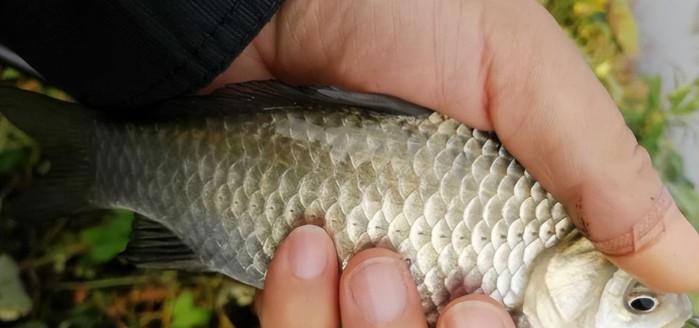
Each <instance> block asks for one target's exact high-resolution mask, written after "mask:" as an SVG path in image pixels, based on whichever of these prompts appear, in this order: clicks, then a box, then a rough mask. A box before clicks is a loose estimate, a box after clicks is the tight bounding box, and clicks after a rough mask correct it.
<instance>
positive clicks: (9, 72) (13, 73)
mask: <svg viewBox="0 0 699 328" xmlns="http://www.w3.org/2000/svg"><path fill="white" fill-rule="evenodd" d="M21 76H22V74H21V73H20V72H19V71H18V70H16V69H14V68H11V67H5V68H4V69H3V70H2V72H0V79H1V80H16V79H18V78H20V77H21Z"/></svg>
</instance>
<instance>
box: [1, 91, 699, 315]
mask: <svg viewBox="0 0 699 328" xmlns="http://www.w3.org/2000/svg"><path fill="white" fill-rule="evenodd" d="M0 109H2V107H1V106H0ZM154 113H157V114H149V116H148V117H139V118H137V119H112V118H110V117H107V116H102V115H98V114H91V115H90V116H85V117H82V118H79V119H73V121H71V122H66V123H65V125H66V127H65V128H67V129H71V128H73V129H74V128H75V127H76V126H77V125H79V126H80V127H81V130H80V131H75V133H76V136H77V137H76V136H73V138H80V142H79V144H80V145H81V148H80V149H78V150H77V151H76V152H77V153H78V154H84V156H82V157H80V158H79V160H80V163H81V164H82V166H81V167H83V168H87V169H88V172H82V173H81V175H82V176H84V178H83V179H82V180H80V181H82V182H81V183H78V185H80V186H81V187H80V188H82V189H84V190H83V192H81V193H80V194H84V195H86V197H84V198H83V199H82V202H81V203H82V204H83V206H85V205H87V206H89V207H93V208H125V209H130V210H133V211H135V212H136V213H138V214H139V216H140V217H142V218H140V219H139V220H137V223H136V224H135V226H134V237H133V238H132V241H131V245H130V246H129V250H128V252H127V254H129V256H130V257H131V258H132V259H133V260H134V261H136V262H140V263H142V264H144V265H149V264H150V265H151V266H156V267H190V268H191V267H192V266H193V265H194V266H196V267H198V268H201V269H206V270H211V271H217V272H221V273H223V274H225V275H227V276H230V277H232V278H234V279H237V280H240V281H242V282H244V283H247V284H250V285H253V286H256V287H262V283H263V280H264V276H265V273H266V270H267V265H268V263H269V261H270V259H271V258H272V256H273V254H274V252H275V250H276V248H277V246H278V245H279V244H280V243H281V241H282V240H283V239H284V237H286V235H287V234H288V233H289V232H290V231H291V230H292V229H293V228H294V227H297V226H300V225H302V224H307V223H312V224H317V225H320V226H322V227H323V228H324V229H325V230H326V231H327V232H328V233H329V234H330V236H331V237H332V238H333V240H334V242H335V245H336V248H337V250H338V256H339V259H340V260H341V261H342V263H346V261H347V260H348V259H349V257H350V256H351V255H353V254H355V253H357V252H358V251H360V250H362V249H365V248H368V247H373V246H380V247H387V248H390V249H393V250H396V251H398V252H399V253H400V254H401V255H402V256H404V257H405V258H406V259H407V260H408V263H409V266H410V271H411V272H412V274H413V277H414V279H415V281H416V283H417V285H418V290H419V292H420V295H421V297H422V303H423V307H424V309H425V311H426V313H427V314H428V318H429V320H430V321H431V322H434V321H435V319H436V316H437V314H438V312H439V310H440V309H441V308H442V307H443V306H444V305H446V303H447V302H448V301H449V300H450V299H453V298H454V297H457V296H460V295H463V294H467V293H484V294H487V295H490V296H491V297H493V298H495V299H496V300H498V301H500V302H502V303H503V304H504V305H505V306H506V307H507V308H508V309H510V310H511V311H512V312H513V313H514V314H515V315H518V316H520V320H521V325H522V326H525V325H532V326H542V327H543V326H547V322H557V323H559V324H566V325H569V326H573V325H575V324H578V325H579V326H600V327H602V326H604V327H614V326H617V324H618V325H619V326H629V325H628V324H631V323H635V322H636V321H635V320H638V318H636V317H633V316H640V319H641V320H640V321H638V322H642V321H646V322H647V321H648V317H649V315H648V314H641V313H633V309H629V308H628V304H626V303H628V302H627V301H628V300H627V298H628V295H627V294H628V292H629V291H632V290H635V289H638V288H641V287H642V286H638V284H637V283H635V282H634V281H633V279H632V278H631V277H628V275H625V274H623V272H622V273H618V274H617V271H618V269H616V268H615V267H614V266H612V265H611V264H610V263H609V262H606V260H604V258H603V256H602V255H601V254H599V253H598V252H596V251H595V250H594V249H593V248H592V246H591V245H589V243H587V242H586V241H585V240H583V239H581V237H579V236H578V235H577V233H576V231H575V228H574V226H573V224H572V222H571V220H570V219H569V217H568V215H567V213H566V211H565V209H564V207H563V205H562V204H561V203H560V202H558V201H557V200H556V199H555V198H554V197H553V196H552V195H551V194H550V193H548V192H547V191H546V190H544V188H542V186H541V185H540V184H539V183H538V182H536V181H535V179H534V178H533V177H532V176H531V175H529V174H528V173H527V171H526V170H525V169H523V168H522V166H520V164H519V163H518V162H517V161H516V160H515V159H514V158H513V157H512V156H510V154H509V153H508V152H507V151H506V150H505V148H504V147H502V146H501V145H500V143H499V142H498V140H497V138H496V137H495V136H494V135H493V134H490V133H486V132H482V131H478V130H473V129H470V128H468V127H466V126H464V125H462V124H460V123H458V122H456V121H455V120H453V119H450V118H448V117H445V116H443V115H440V114H437V113H428V112H425V111H424V110H422V109H420V108H417V107H415V106H412V105H409V104H406V103H403V102H401V101H398V100H395V99H392V98H384V97H380V96H375V95H362V94H352V93H346V92H342V91H338V90H336V89H313V90H311V89H307V90H305V91H301V90H299V89H293V88H290V87H287V86H283V85H280V84H276V83H257V84H255V83H253V84H247V85H242V86H240V85H239V86H232V87H229V88H228V89H227V90H224V91H221V92H219V94H218V95H217V96H213V97H190V98H184V99H181V100H177V101H173V102H170V103H168V104H166V105H163V107H162V108H161V109H159V110H156V111H155V112H154ZM8 114H9V115H8V117H9V118H10V120H11V121H13V122H14V120H13V116H16V119H17V121H23V119H22V118H21V117H18V115H17V114H13V113H11V112H9V111H8ZM20 116H21V115H20ZM18 125H19V126H20V127H23V125H27V124H23V123H22V122H19V124H18ZM29 125H30V124H29ZM30 130H31V128H30ZM29 132H30V134H31V131H29ZM38 139H39V142H40V143H41V142H42V140H41V137H38ZM47 143H50V142H48V140H47ZM46 151H47V152H49V153H47V157H48V158H49V159H51V154H50V152H51V147H48V148H46ZM55 162H56V163H58V167H59V168H60V167H62V165H64V162H65V166H66V167H72V165H71V164H70V160H69V159H56V160H55ZM86 173H87V174H86ZM47 178H48V179H47V181H50V180H51V179H50V178H51V173H49V175H48V176H47ZM37 190H39V192H42V191H41V185H40V186H38V187H37ZM44 192H45V191H44ZM42 193H43V192H42ZM76 193H77V192H76ZM32 197H34V195H32V194H31V193H29V194H28V195H26V196H25V199H27V202H28V200H31V199H32ZM19 203H20V204H21V203H22V199H20V200H19ZM64 210H66V211H68V209H64ZM31 212H32V210H29V211H28V213H27V215H30V214H31V215H35V216H41V215H43V214H42V213H37V212H36V210H34V213H33V214H32V213H31ZM144 218H147V219H144ZM156 231H157V233H156ZM154 236H155V237H154ZM154 240H155V241H161V242H162V241H167V243H165V242H163V243H162V244H158V243H157V242H155V243H154ZM173 240H176V241H178V242H177V243H176V244H178V245H177V246H173V243H172V241H173ZM179 244H181V245H179ZM178 247H179V248H178ZM178 249H179V250H181V251H177V252H173V250H178ZM581 254H583V255H581ZM580 261H587V262H580ZM576 263H577V264H581V263H586V264H587V265H589V268H588V269H585V268H575V269H573V270H577V271H576V272H577V273H578V277H585V278H586V279H587V280H586V282H587V283H585V281H583V284H582V285H581V287H580V289H581V290H577V291H576V290H574V289H572V290H571V289H570V288H568V289H567V290H563V289H565V288H563V287H564V286H566V285H567V284H570V283H575V282H577V281H576V280H575V279H579V278H576V277H572V276H571V277H564V275H565V276H568V275H570V274H571V273H572V272H573V271H571V268H569V267H568V266H570V265H573V264H576ZM590 263H592V264H590ZM590 270H594V271H595V272H589V271H590ZM533 272H534V273H533ZM619 272H620V271H619ZM609 284H612V285H614V286H621V285H623V286H624V288H626V290H623V291H622V292H621V293H620V294H619V291H618V289H619V287H617V288H616V290H615V292H617V294H619V295H616V294H614V295H615V296H610V295H612V294H613V293H612V292H611V291H609V290H607V287H608V286H609ZM532 286H537V287H536V288H535V290H534V287H532ZM609 288H611V287H609ZM565 293H568V294H571V295H572V294H579V295H584V296H583V299H580V300H579V301H580V304H579V308H576V305H578V304H572V305H573V307H572V308H571V303H570V301H568V299H570V298H571V295H568V294H565ZM648 293H649V294H648V295H650V291H649V292H648ZM634 295H635V294H634ZM605 297H606V298H607V299H606V300H605ZM653 297H655V299H656V301H658V302H659V301H660V300H662V301H663V302H664V303H668V304H660V305H661V306H664V307H665V308H667V307H675V309H674V310H673V309H665V308H661V311H665V312H661V314H657V315H655V317H659V318H660V319H658V320H656V321H654V322H655V323H654V324H655V325H651V326H648V325H641V324H639V325H637V326H639V327H646V326H648V327H662V326H673V325H677V324H678V323H679V325H681V322H683V321H684V319H686V316H688V313H689V312H688V311H689V310H687V308H688V301H687V300H686V298H684V297H683V296H679V295H671V294H668V295H664V294H662V295H661V294H657V293H653ZM578 298H579V297H578ZM610 298H618V302H617V303H618V304H621V305H624V304H626V305H625V307H613V306H612V307H608V309H607V310H609V309H612V308H613V309H614V311H626V312H627V313H623V316H622V317H623V318H617V316H615V314H614V313H610V314H608V315H604V314H599V312H600V311H601V310H600V309H602V306H601V305H599V304H603V303H604V302H605V301H608V302H612V303H614V300H609V299H610ZM544 299H545V300H546V302H548V303H546V302H544V301H543V300H544ZM564 299H565V301H564ZM590 300H596V302H598V303H599V304H598V305H594V304H593V305H591V304H590V302H589V301H590ZM561 302H562V303H561ZM539 303H541V304H544V303H546V304H549V303H550V304H551V305H550V306H549V307H548V308H546V306H544V305H538V304H539ZM612 303H610V304H612ZM614 304H616V303H614ZM610 306H611V305H610ZM544 308H546V309H544ZM542 311H543V312H542ZM546 316H550V317H551V318H557V319H547V318H544V317H546ZM609 316H611V317H609ZM644 316H645V317H644ZM583 318H585V319H583ZM617 319H619V320H621V321H619V320H617ZM605 320H606V321H605ZM623 320H626V321H625V323H626V325H623V324H624V321H623ZM629 320H630V321H629ZM619 322H621V323H619ZM603 323H604V325H602V324H603ZM551 326H556V325H551ZM632 326H633V325H632Z"/></svg>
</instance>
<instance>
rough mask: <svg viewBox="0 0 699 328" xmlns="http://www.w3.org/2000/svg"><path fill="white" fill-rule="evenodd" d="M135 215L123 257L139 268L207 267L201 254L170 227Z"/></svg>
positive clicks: (194, 269)
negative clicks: (193, 249) (198, 254)
mask: <svg viewBox="0 0 699 328" xmlns="http://www.w3.org/2000/svg"><path fill="white" fill-rule="evenodd" d="M134 216H135V219H134V221H133V223H132V227H131V229H132V231H131V237H130V239H129V243H128V245H127V246H126V250H124V252H123V253H122V257H123V258H125V259H126V260H127V261H129V262H131V263H133V264H135V265H136V266H138V267H141V268H154V269H179V270H191V271H206V269H207V268H206V266H205V265H204V264H203V263H202V261H201V258H200V257H199V256H197V255H196V254H195V253H194V251H192V249H191V248H190V247H189V246H187V245H185V244H184V243H183V242H182V240H181V239H180V238H179V237H177V236H176V235H175V234H174V233H173V232H172V231H171V230H170V229H168V228H167V227H165V226H163V225H162V224H160V223H157V222H155V221H153V220H151V219H149V218H147V217H145V216H143V215H141V214H135V215H134Z"/></svg>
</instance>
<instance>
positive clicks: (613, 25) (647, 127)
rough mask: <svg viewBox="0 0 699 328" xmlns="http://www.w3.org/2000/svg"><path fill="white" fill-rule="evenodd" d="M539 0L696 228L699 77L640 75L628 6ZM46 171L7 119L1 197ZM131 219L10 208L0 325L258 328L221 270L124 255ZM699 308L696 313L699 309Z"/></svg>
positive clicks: (0, 160)
mask: <svg viewBox="0 0 699 328" xmlns="http://www.w3.org/2000/svg"><path fill="white" fill-rule="evenodd" d="M540 2H541V3H542V4H543V5H544V6H545V7H546V8H547V9H548V10H549V11H550V12H551V13H552V14H553V15H554V17H555V18H556V20H557V21H558V22H559V24H560V25H561V26H562V27H563V28H564V29H565V30H566V32H567V33H568V34H569V35H570V37H571V38H572V39H574V40H575V42H576V43H577V45H578V47H579V48H580V49H581V50H582V52H583V54H584V55H585V58H586V59H587V61H588V63H589V65H590V67H591V68H592V69H593V70H594V72H595V74H596V75H597V77H598V78H599V79H600V81H602V83H603V84H604V85H605V87H606V88H607V90H608V91H609V93H610V94H611V96H612V98H613V99H614V100H615V101H616V103H617V105H618V106H619V108H620V110H621V111H622V113H623V115H624V117H625V119H626V122H627V124H628V125H629V126H630V127H631V129H632V130H633V132H634V134H635V135H636V137H637V138H638V140H639V142H640V143H641V144H642V145H643V146H644V147H646V149H648V151H649V152H650V154H651V157H652V158H653V163H654V165H655V167H656V168H657V169H658V170H659V172H660V174H661V176H662V178H663V180H664V181H665V183H666V184H667V186H668V188H669V189H670V191H671V192H672V194H673V196H674V198H675V199H676V201H677V203H678V205H679V207H680V208H681V210H682V211H683V212H684V213H685V215H686V216H687V217H688V218H689V219H690V220H691V221H692V223H693V224H694V225H695V227H699V194H698V193H697V191H696V189H695V188H694V186H693V184H692V183H691V182H690V180H689V179H688V178H687V177H686V176H685V174H684V168H683V165H684V164H683V160H682V156H681V154H679V153H678V151H677V149H676V148H675V147H674V145H673V144H672V142H671V140H670V138H669V137H668V135H667V133H666V132H667V130H668V129H669V128H670V127H671V126H673V125H680V126H681V125H685V124H687V123H686V122H687V120H688V115H690V114H692V113H694V112H696V111H697V109H698V108H699V80H698V81H697V82H694V83H691V84H688V85H684V86H681V87H679V88H678V89H677V90H675V91H674V92H672V93H671V94H670V95H669V96H667V97H664V96H663V95H662V94H661V83H662V81H660V80H659V79H658V78H655V77H645V76H640V75H638V74H637V73H636V72H635V70H634V59H635V57H636V55H637V53H638V51H639V46H638V32H637V28H636V25H635V20H634V17H633V15H632V12H631V9H630V2H629V1H627V0H540ZM28 24H29V23H28ZM0 84H4V85H15V86H17V87H19V88H22V89H27V90H31V91H36V92H41V93H44V94H46V95H49V96H51V97H54V98H58V99H62V100H70V97H69V96H68V95H66V94H65V93H64V92H62V91H61V90H59V89H57V88H54V87H51V86H47V85H45V84H43V83H42V82H41V81H39V80H37V79H34V78H31V77H29V76H26V75H25V74H23V73H21V72H20V71H18V70H16V69H14V68H12V67H7V66H4V67H3V66H2V64H0ZM42 165H43V163H41V162H40V161H39V157H38V150H37V147H36V145H35V144H34V143H33V142H32V140H31V139H30V138H28V137H27V136H26V135H24V134H23V133H22V132H21V131H18V130H16V129H14V128H13V127H12V126H11V125H10V124H9V123H8V122H7V121H6V120H4V119H0V196H5V195H7V194H8V193H10V192H11V191H12V190H13V189H15V188H17V187H18V186H22V185H25V184H28V183H29V182H30V180H31V173H32V171H33V170H39V171H41V170H42V169H45V168H42ZM95 216H97V220H95ZM132 220H133V215H132V214H131V213H129V212H125V211H103V212H99V213H97V214H90V215H86V217H85V218H84V219H82V220H80V219H78V220H70V221H68V220H57V221H55V222H52V223H49V224H46V225H45V226H41V227H39V228H36V229H31V228H28V227H25V226H22V225H20V224H18V223H17V222H14V221H13V220H11V218H10V217H7V215H6V214H5V212H4V211H3V214H2V216H1V217H0V256H3V258H4V259H5V261H6V262H7V263H5V264H3V265H5V266H8V267H9V266H12V267H13V268H14V267H16V268H17V270H18V271H19V273H20V277H21V278H22V280H21V281H20V280H17V279H13V280H8V281H10V282H11V283H13V284H22V283H23V285H15V286H12V290H14V292H15V293H20V294H22V295H20V296H17V297H14V298H13V299H16V300H17V302H16V303H17V304H9V303H8V304H6V303H4V302H6V300H4V301H3V302H0V312H3V311H4V310H7V311H6V313H12V314H16V315H11V316H10V315H8V316H6V317H4V318H3V317H0V327H4V326H6V325H8V326H12V327H54V326H61V327H95V326H115V327H148V326H158V327H183V328H186V327H201V326H206V327H220V328H230V327H254V326H256V325H257V323H256V320H255V318H254V315H253V314H252V311H251V308H250V304H251V303H252V299H253V295H254V290H253V289H251V288H250V287H247V286H244V285H241V284H239V283H236V282H234V281H231V280H230V279H227V278H225V277H223V276H221V275H216V274H202V273H199V274H196V273H184V272H174V271H165V272H163V271H148V270H146V271H143V270H137V269H134V268H133V267H132V266H130V265H129V264H127V263H125V262H124V261H122V260H121V259H120V258H118V256H117V255H118V254H119V252H120V251H121V250H123V249H124V247H125V245H126V243H127V241H128V236H129V232H130V228H131V225H130V224H131V222H132ZM4 254H7V255H9V257H8V256H4ZM9 261H13V262H14V263H11V264H10V262H9ZM1 293H2V291H0V294H1ZM1 296H2V295H0V299H1V298H2V297H1ZM28 300H29V303H28V302H27V301H28ZM10 303H11V302H10ZM20 303H21V304H20ZM695 304H699V297H695ZM2 307H5V308H4V309H3V308H2ZM17 309H20V310H17ZM695 312H697V313H699V306H695ZM2 320H8V321H7V322H5V323H3V321H2Z"/></svg>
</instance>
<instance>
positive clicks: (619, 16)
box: [608, 0, 638, 56]
mask: <svg viewBox="0 0 699 328" xmlns="http://www.w3.org/2000/svg"><path fill="white" fill-rule="evenodd" d="M608 10H609V14H608V15H609V25H610V27H611V28H612V31H613V32H614V38H615V39H616V41H617V43H619V46H620V47H621V49H622V50H623V51H624V53H626V54H627V55H630V56H633V55H635V54H637V53H638V28H637V27H636V20H635V19H634V16H633V11H632V10H631V6H630V4H629V1H627V0H611V1H609V8H608Z"/></svg>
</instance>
